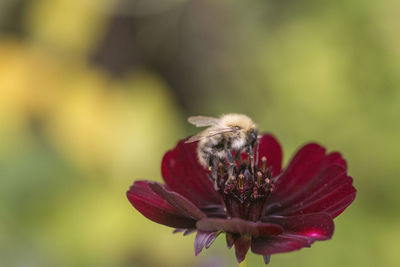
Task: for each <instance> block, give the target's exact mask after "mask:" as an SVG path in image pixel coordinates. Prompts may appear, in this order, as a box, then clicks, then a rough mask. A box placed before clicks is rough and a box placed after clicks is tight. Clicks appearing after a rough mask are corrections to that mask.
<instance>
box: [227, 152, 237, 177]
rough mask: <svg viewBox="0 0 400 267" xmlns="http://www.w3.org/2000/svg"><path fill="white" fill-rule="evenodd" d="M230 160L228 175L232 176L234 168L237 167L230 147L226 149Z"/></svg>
mask: <svg viewBox="0 0 400 267" xmlns="http://www.w3.org/2000/svg"><path fill="white" fill-rule="evenodd" d="M226 154H227V158H228V162H229V167H228V177H231V176H232V175H233V170H234V169H235V165H236V163H235V158H234V157H233V155H232V151H231V150H230V149H227V150H226Z"/></svg>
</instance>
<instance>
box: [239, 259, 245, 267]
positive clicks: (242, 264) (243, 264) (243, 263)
mask: <svg viewBox="0 0 400 267" xmlns="http://www.w3.org/2000/svg"><path fill="white" fill-rule="evenodd" d="M239 267H247V257H246V258H245V259H244V260H243V261H242V262H241V263H239Z"/></svg>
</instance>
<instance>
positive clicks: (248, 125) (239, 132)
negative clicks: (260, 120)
mask: <svg viewBox="0 0 400 267" xmlns="http://www.w3.org/2000/svg"><path fill="white" fill-rule="evenodd" d="M221 123H222V124H223V125H224V126H227V127H231V128H234V129H235V131H234V132H232V134H231V137H232V138H234V139H240V140H243V141H244V140H246V143H247V144H254V142H255V141H256V140H257V135H258V129H257V126H256V125H255V124H254V122H253V121H252V120H251V119H250V118H249V117H248V116H246V115H242V114H227V115H224V116H222V117H221Z"/></svg>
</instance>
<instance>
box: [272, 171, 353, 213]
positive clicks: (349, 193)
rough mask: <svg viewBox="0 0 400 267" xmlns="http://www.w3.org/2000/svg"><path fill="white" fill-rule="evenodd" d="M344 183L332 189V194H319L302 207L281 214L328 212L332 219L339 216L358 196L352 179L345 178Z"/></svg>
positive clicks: (305, 202) (286, 210) (297, 206)
mask: <svg viewBox="0 0 400 267" xmlns="http://www.w3.org/2000/svg"><path fill="white" fill-rule="evenodd" d="M345 177H346V178H347V179H344V178H343V179H342V180H343V182H342V183H341V184H340V183H337V186H336V188H332V189H331V191H330V192H326V193H325V194H318V195H317V196H315V197H313V198H311V199H309V200H307V201H304V202H303V203H302V204H301V205H295V206H293V207H290V208H287V209H284V210H282V211H280V212H279V214H280V215H297V214H307V213H316V212H328V213H329V214H330V215H331V216H332V218H335V217H336V216H337V215H339V214H340V213H341V212H342V211H344V209H345V208H346V207H347V206H349V205H350V204H351V203H352V202H353V200H354V199H355V196H356V189H355V188H354V187H353V185H352V179H351V178H350V177H348V176H345Z"/></svg>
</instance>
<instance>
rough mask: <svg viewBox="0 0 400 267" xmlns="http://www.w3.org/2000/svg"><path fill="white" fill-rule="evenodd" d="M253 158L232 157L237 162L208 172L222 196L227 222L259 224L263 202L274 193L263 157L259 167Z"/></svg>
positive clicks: (251, 155) (221, 163) (223, 164)
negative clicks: (236, 218)
mask: <svg viewBox="0 0 400 267" xmlns="http://www.w3.org/2000/svg"><path fill="white" fill-rule="evenodd" d="M257 145H258V144H256V146H257ZM233 153H234V152H233ZM256 157H257V158H256V159H254V154H250V153H248V152H242V153H241V154H240V153H238V155H236V156H235V159H236V160H234V161H232V160H231V161H230V162H229V161H227V160H226V161H219V162H218V164H217V166H216V168H215V169H212V168H211V172H212V179H213V180H214V182H215V187H216V190H217V191H218V192H219V193H220V194H221V196H222V198H223V200H224V203H225V207H226V212H227V215H228V217H230V218H232V217H239V218H242V219H245V220H251V221H258V220H259V219H260V217H261V215H262V214H263V211H264V209H265V203H266V199H267V197H268V196H269V195H270V193H271V192H272V190H273V189H274V184H273V180H272V177H271V167H267V158H266V157H262V158H261V164H258V155H256Z"/></svg>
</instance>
